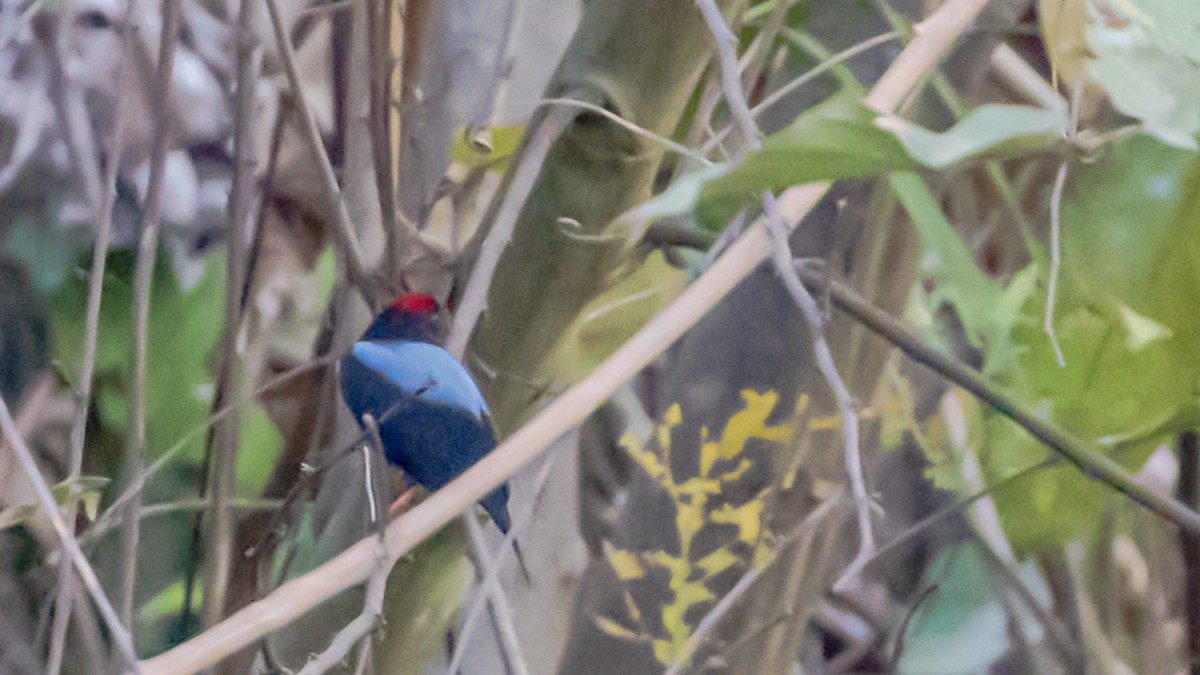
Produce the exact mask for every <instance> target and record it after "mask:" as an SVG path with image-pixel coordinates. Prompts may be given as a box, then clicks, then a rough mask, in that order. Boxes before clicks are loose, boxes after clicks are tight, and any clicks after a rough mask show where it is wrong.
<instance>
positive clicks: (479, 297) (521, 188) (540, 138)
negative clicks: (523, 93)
mask: <svg viewBox="0 0 1200 675" xmlns="http://www.w3.org/2000/svg"><path fill="white" fill-rule="evenodd" d="M573 117H574V113H572V112H571V111H570V110H564V109H560V108H556V109H552V110H550V111H549V112H548V113H547V114H546V116H545V117H544V118H543V119H542V122H541V124H540V125H539V126H538V128H537V131H535V132H533V136H532V138H530V140H529V145H528V147H526V149H525V152H524V153H523V154H522V157H521V160H520V165H519V166H518V167H517V169H516V174H515V175H514V176H513V179H512V183H511V184H510V185H509V188H508V194H506V195H505V196H504V204H503V205H502V206H501V207H500V211H499V212H498V213H497V214H496V221H495V223H493V225H492V229H491V231H489V232H488V234H487V238H485V239H484V240H483V247H482V248H481V249H480V252H479V259H478V260H477V261H476V262H475V267H474V269H472V270H471V277H470V279H468V281H467V287H466V289H465V290H464V291H463V296H462V302H461V303H460V304H459V308H458V311H457V312H455V313H454V322H453V324H452V325H451V327H450V335H449V337H448V338H447V339H446V351H448V352H450V353H451V354H453V355H454V357H455V358H457V359H459V360H462V358H463V354H465V353H466V351H467V342H468V341H469V340H470V339H471V331H473V330H474V329H475V323H476V322H477V321H478V320H479V316H480V315H481V314H483V310H484V308H485V307H486V306H487V294H488V289H489V288H490V287H491V285H492V275H494V274H495V273H496V267H497V266H498V265H499V264H500V256H501V254H503V253H504V249H505V248H507V247H508V242H509V240H511V239H512V235H513V230H514V229H515V228H516V226H517V219H518V218H519V217H520V215H521V210H522V209H523V208H524V207H525V201H526V200H527V199H529V194H530V193H531V192H532V191H533V186H534V183H536V182H537V178H538V175H540V174H541V171H542V164H543V163H544V162H545V159H546V156H547V155H549V154H550V149H551V148H552V147H554V142H555V141H556V140H557V139H558V137H559V136H560V135H561V134H562V132H563V131H565V130H566V128H567V126H568V125H569V124H570V123H571V120H572V118H573Z"/></svg>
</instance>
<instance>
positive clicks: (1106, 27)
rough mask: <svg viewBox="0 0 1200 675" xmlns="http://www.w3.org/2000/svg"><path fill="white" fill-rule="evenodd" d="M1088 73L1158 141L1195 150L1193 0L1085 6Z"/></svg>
mask: <svg viewBox="0 0 1200 675" xmlns="http://www.w3.org/2000/svg"><path fill="white" fill-rule="evenodd" d="M1089 9H1090V10H1091V14H1092V21H1091V22H1090V23H1089V24H1088V26H1087V29H1086V34H1087V42H1088V46H1089V47H1090V49H1091V51H1092V53H1093V54H1095V56H1096V58H1095V59H1094V60H1093V61H1092V62H1091V63H1090V64H1089V66H1088V74H1089V75H1091V76H1092V78H1093V79H1094V80H1095V81H1096V82H1098V83H1099V84H1100V85H1101V86H1102V87H1104V88H1105V89H1106V90H1107V91H1108V95H1109V97H1110V98H1111V99H1112V102H1113V105H1114V106H1116V108H1117V109H1118V110H1120V111H1121V112H1123V113H1125V114H1126V115H1129V116H1130V117H1135V118H1137V119H1139V120H1142V122H1144V123H1145V130H1146V131H1147V132H1149V133H1150V134H1153V135H1154V136H1155V137H1156V138H1158V139H1159V140H1160V141H1162V142H1163V143H1167V144H1169V145H1173V146H1175V147H1177V148H1183V149H1187V150H1193V151H1194V150H1198V149H1200V144H1197V142H1196V136H1197V134H1200V22H1197V21H1196V9H1197V8H1196V3H1195V1H1194V0H1140V1H1139V2H1136V3H1134V2H1108V3H1104V5H1103V8H1102V10H1101V8H1100V7H1097V6H1095V5H1090V6H1089Z"/></svg>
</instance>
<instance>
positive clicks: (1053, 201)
mask: <svg viewBox="0 0 1200 675" xmlns="http://www.w3.org/2000/svg"><path fill="white" fill-rule="evenodd" d="M1066 182H1067V163H1066V162H1063V163H1062V164H1060V165H1059V166H1058V173H1057V174H1055V176H1054V189H1053V190H1052V191H1051V192H1050V281H1049V283H1048V286H1047V288H1046V320H1045V328H1046V336H1047V337H1049V338H1050V345H1051V346H1052V347H1054V357H1055V358H1056V359H1058V367H1059V368H1065V367H1066V365H1067V362H1066V361H1065V360H1063V351H1062V347H1061V346H1059V344H1058V337H1056V336H1055V335H1054V298H1055V296H1056V295H1057V291H1058V270H1059V267H1060V266H1061V264H1062V253H1061V250H1060V248H1059V235H1060V234H1061V231H1060V229H1059V214H1060V213H1062V193H1063V186H1064V185H1065V184H1066Z"/></svg>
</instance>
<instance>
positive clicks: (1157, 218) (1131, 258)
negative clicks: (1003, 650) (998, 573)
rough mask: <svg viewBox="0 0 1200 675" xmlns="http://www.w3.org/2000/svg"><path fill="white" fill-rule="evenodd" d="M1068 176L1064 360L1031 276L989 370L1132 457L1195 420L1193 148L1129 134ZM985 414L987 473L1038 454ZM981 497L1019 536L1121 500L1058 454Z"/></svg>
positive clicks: (1082, 528)
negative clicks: (1057, 463)
mask: <svg viewBox="0 0 1200 675" xmlns="http://www.w3.org/2000/svg"><path fill="white" fill-rule="evenodd" d="M1069 185H1070V189H1069V190H1067V193H1066V195H1067V197H1066V199H1065V200H1064V203H1063V205H1062V248H1063V262H1062V265H1063V267H1062V275H1061V277H1060V286H1059V290H1058V298H1057V306H1056V309H1055V316H1054V327H1055V333H1056V335H1057V337H1058V340H1059V343H1060V345H1061V346H1062V349H1063V352H1064V357H1065V362H1066V366H1065V367H1059V366H1058V364H1057V359H1056V357H1055V355H1054V351H1053V349H1052V347H1051V345H1050V341H1049V339H1048V338H1047V336H1046V334H1045V331H1044V329H1043V328H1042V315H1043V312H1044V311H1045V300H1046V298H1045V292H1044V289H1043V292H1040V293H1035V294H1032V295H1030V296H1029V298H1028V301H1027V302H1026V303H1025V306H1024V307H1023V308H1022V312H1021V318H1020V319H1018V321H1017V322H1016V323H1015V324H1014V327H1013V331H1012V335H1011V338H1010V339H1011V349H1012V351H1011V352H1010V353H1011V355H1012V356H1014V357H1015V358H1012V359H1010V360H1009V361H1008V362H1007V363H1004V364H998V365H997V366H996V367H995V368H994V370H993V374H994V375H995V376H996V377H997V378H998V379H999V380H1000V381H1001V382H1003V383H1004V384H1005V385H1006V386H1008V387H1009V388H1010V389H1012V390H1014V391H1015V392H1016V393H1017V394H1018V396H1019V397H1020V398H1021V399H1022V400H1024V401H1026V402H1028V403H1029V404H1031V405H1032V406H1033V408H1034V410H1035V412H1036V413H1037V414H1038V415H1041V416H1043V417H1045V418H1047V419H1050V420H1052V421H1054V422H1055V423H1056V424H1058V425H1060V426H1062V427H1063V428H1065V429H1067V430H1068V431H1070V432H1071V433H1073V434H1075V435H1077V436H1079V437H1081V438H1083V439H1084V440H1086V441H1089V442H1091V443H1092V444H1093V446H1094V447H1098V448H1107V450H1108V451H1109V452H1110V453H1111V456H1112V457H1113V458H1114V459H1116V460H1117V461H1119V462H1121V463H1122V464H1123V465H1124V466H1125V467H1126V468H1128V469H1129V470H1131V471H1136V470H1137V469H1138V468H1139V467H1140V466H1141V465H1142V463H1143V462H1144V461H1145V459H1146V457H1148V456H1149V454H1150V452H1151V451H1153V449H1154V448H1155V447H1156V446H1157V445H1158V444H1159V443H1161V442H1162V441H1163V440H1164V439H1165V437H1167V436H1170V435H1172V434H1174V433H1177V432H1178V430H1180V429H1183V428H1188V427H1189V426H1192V425H1194V424H1195V421H1196V415H1197V412H1196V411H1197V405H1198V401H1200V398H1198V396H1200V392H1198V387H1200V319H1198V317H1200V294H1198V293H1197V292H1196V289H1197V288H1200V238H1198V237H1197V236H1196V234H1197V231H1196V223H1198V222H1200V159H1198V158H1197V157H1196V156H1195V155H1194V154H1191V153H1188V152H1185V151H1181V150H1177V149H1173V148H1170V147H1168V146H1164V145H1162V144H1160V143H1158V142H1156V141H1154V140H1152V139H1149V138H1147V137H1144V136H1143V137H1136V136H1135V137H1130V138H1127V139H1125V140H1123V141H1121V142H1119V143H1117V144H1116V145H1115V146H1114V147H1112V148H1111V150H1110V151H1109V152H1107V153H1106V154H1105V155H1104V156H1103V157H1101V158H1100V159H1099V160H1098V161H1097V162H1095V163H1093V164H1083V165H1080V166H1078V167H1075V168H1074V169H1072V172H1071V174H1070V176H1069ZM985 353H986V356H985V358H986V359H988V360H989V361H990V360H991V358H992V355H991V354H990V353H987V352H986V350H985ZM995 425H996V426H993V427H992V431H993V433H991V434H989V436H988V438H989V442H988V448H987V450H988V452H987V454H986V461H985V465H986V466H985V468H986V471H987V472H988V475H989V478H990V479H992V480H999V479H1000V478H1003V477H1005V476H1006V475H1009V474H1011V473H1012V472H1013V471H1015V470H1019V469H1021V468H1024V467H1027V466H1030V465H1031V464H1034V463H1036V462H1039V461H1041V460H1042V459H1044V458H1045V457H1047V456H1048V454H1049V451H1048V450H1047V449H1046V448H1045V447H1043V446H1041V445H1040V444H1038V443H1036V442H1034V441H1033V440H1032V439H1030V438H1029V437H1028V436H1027V435H1026V434H1024V433H1023V432H1020V431H1015V430H1014V429H1015V427H1013V425H1012V424H1010V423H1008V422H1000V421H998V420H997V421H996V423H995ZM995 499H996V503H997V507H998V509H999V511H1000V517H1001V521H1002V522H1003V523H1004V526H1005V529H1006V533H1007V534H1008V536H1009V539H1010V541H1012V543H1013V545H1014V546H1016V547H1017V548H1019V549H1023V550H1036V549H1038V548H1040V547H1043V546H1051V545H1057V544H1060V543H1061V542H1063V541H1064V540H1066V539H1069V538H1074V537H1080V536H1087V535H1088V534H1089V533H1093V532H1095V531H1097V526H1098V524H1099V522H1100V520H1101V518H1102V517H1103V514H1104V513H1105V512H1106V510H1107V509H1108V508H1109V507H1110V506H1112V505H1114V504H1119V503H1127V500H1124V498H1123V497H1120V496H1119V495H1116V494H1115V493H1114V492H1113V491H1112V490H1111V489H1110V488H1108V487H1107V486H1105V485H1103V484H1101V483H1099V482H1096V481H1092V480H1091V479H1089V478H1088V477H1087V476H1085V475H1084V474H1082V473H1080V472H1079V471H1078V470H1077V469H1075V468H1073V467H1068V466H1063V467H1055V468H1053V469H1048V470H1046V471H1040V472H1037V473H1036V474H1033V475H1031V476H1029V477H1027V478H1025V479H1022V480H1019V481H1016V482H1015V483H1013V484H1011V485H1009V486H1006V487H1005V488H1003V489H1001V490H1000V491H998V492H997V494H996V495H995Z"/></svg>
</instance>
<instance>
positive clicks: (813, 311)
mask: <svg viewBox="0 0 1200 675" xmlns="http://www.w3.org/2000/svg"><path fill="white" fill-rule="evenodd" d="M763 209H764V214H765V215H766V224H767V231H768V232H769V233H770V234H771V239H772V240H773V241H774V247H773V251H772V260H773V261H774V263H775V269H776V270H777V271H778V272H779V276H780V277H782V279H783V285H784V287H785V288H787V291H788V293H789V294H790V295H791V296H792V299H793V300H794V301H795V302H796V306H797V307H799V308H800V312H801V314H803V315H804V320H805V323H807V324H808V332H809V334H810V335H811V336H812V346H813V358H815V359H816V364H817V370H819V371H820V372H821V376H822V377H824V378H825V382H826V383H828V384H829V388H830V389H831V390H832V391H833V397H834V399H835V400H836V401H837V407H838V412H839V413H840V415H841V418H842V442H843V450H842V452H843V455H844V458H845V463H846V465H845V469H846V480H847V481H849V483H850V496H851V497H852V498H853V500H854V511H855V514H856V515H857V517H858V537H859V539H858V554H857V555H855V556H854V560H853V561H852V562H851V563H850V566H849V567H848V568H847V571H846V573H845V575H843V578H847V577H848V576H851V575H853V574H856V573H857V571H858V570H859V569H861V568H862V567H863V566H865V565H866V564H867V561H868V560H870V559H871V556H872V555H874V554H875V530H874V528H873V527H872V525H871V497H870V495H868V494H867V481H866V478H865V477H864V476H863V461H862V449H861V448H860V447H859V442H858V412H857V411H856V410H855V409H854V397H853V396H851V395H850V390H849V389H848V388H847V387H846V383H845V382H843V381H842V377H841V375H839V374H838V371H837V365H836V364H835V363H834V362H833V352H831V351H830V349H829V342H828V341H827V340H826V339H825V320H824V317H822V316H821V309H820V308H819V307H817V301H816V300H814V299H813V297H812V296H811V295H809V293H808V289H806V288H804V284H802V283H800V277H799V276H797V275H796V269H795V267H793V266H792V252H791V248H790V247H789V246H788V235H787V233H788V229H789V228H788V227H787V224H786V223H785V222H784V220H783V219H782V218H781V217H780V216H779V210H778V209H777V208H775V200H774V199H773V198H772V197H771V195H770V194H769V193H768V194H765V195H763ZM834 590H838V587H837V584H834Z"/></svg>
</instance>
